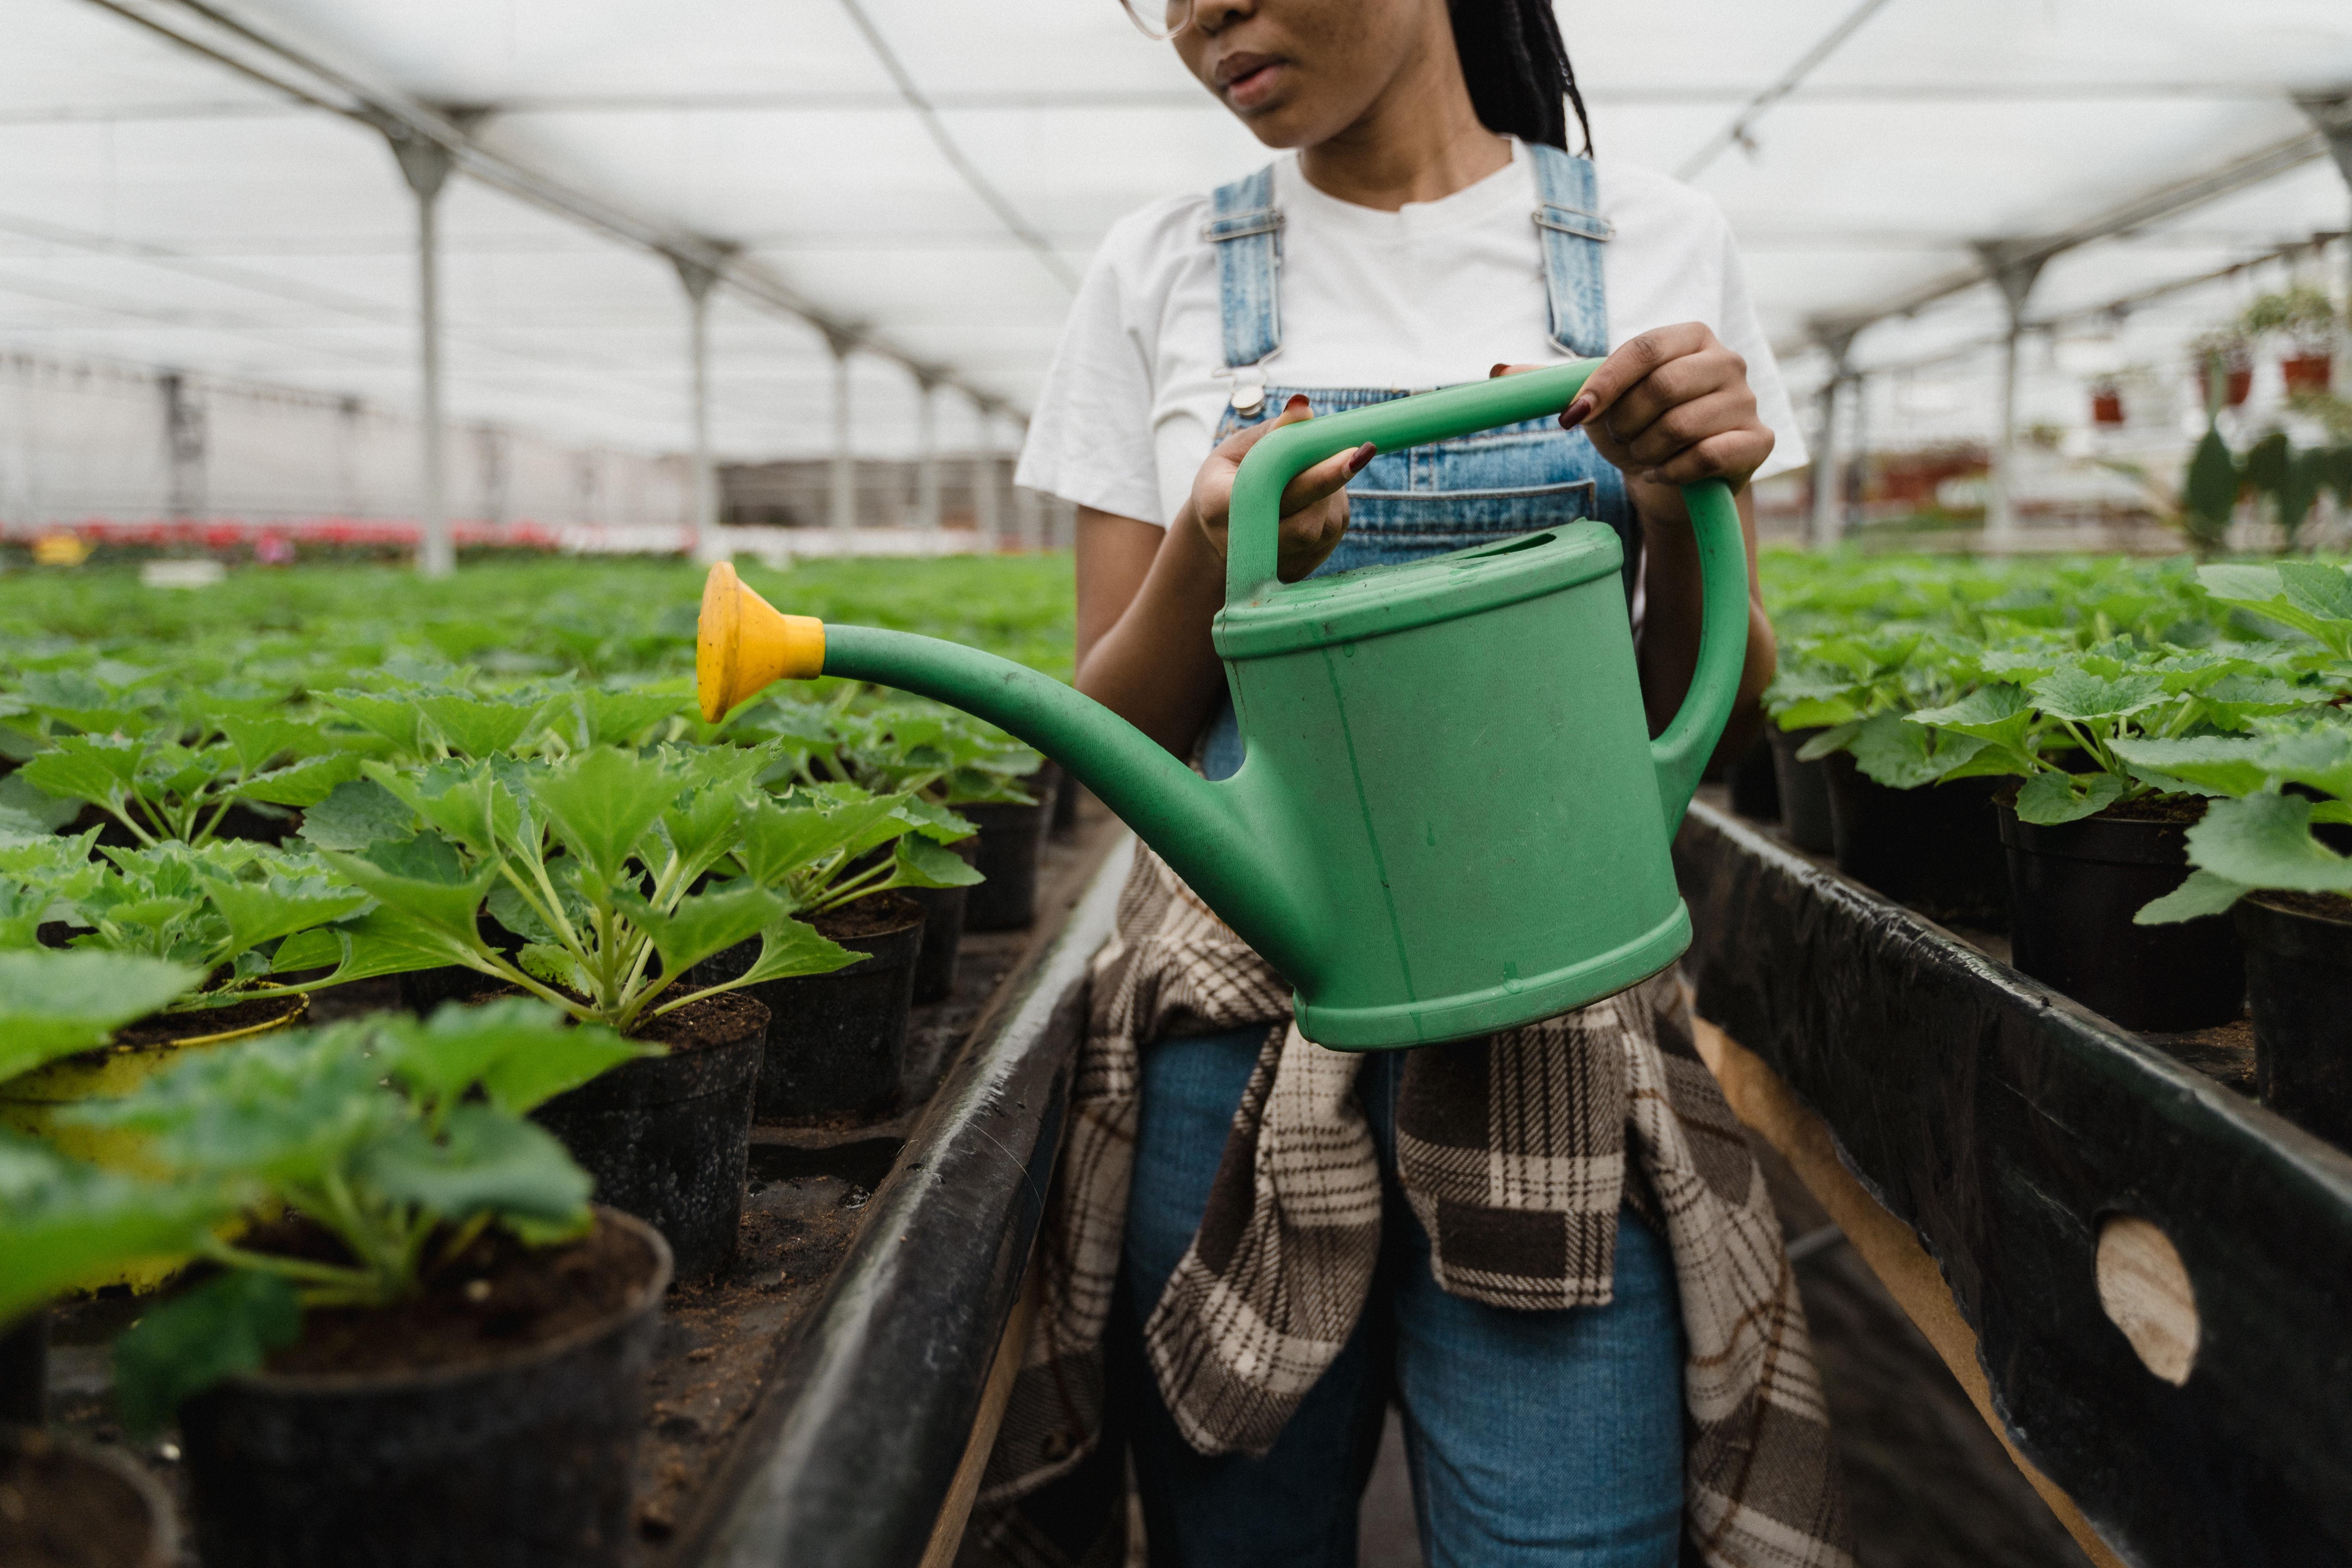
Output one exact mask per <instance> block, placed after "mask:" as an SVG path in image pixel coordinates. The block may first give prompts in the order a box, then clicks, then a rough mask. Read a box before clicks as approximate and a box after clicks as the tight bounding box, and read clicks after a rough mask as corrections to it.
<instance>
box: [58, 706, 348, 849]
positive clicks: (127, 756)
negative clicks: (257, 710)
mask: <svg viewBox="0 0 2352 1568" xmlns="http://www.w3.org/2000/svg"><path fill="white" fill-rule="evenodd" d="M189 702H190V705H191V706H192V707H199V708H207V709H209V708H213V707H215V706H217V705H222V704H225V703H226V700H225V699H220V698H213V699H210V700H205V699H199V698H195V697H191V698H190V699H189ZM86 717H87V715H86ZM185 737H193V738H194V739H193V740H192V741H191V740H189V739H186V738H185ZM17 772H18V775H19V776H21V777H22V778H23V779H24V780H25V781H26V783H27V784H31V785H33V786H34V787H35V788H36V789H37V790H39V791H40V792H41V793H42V794H44V795H47V796H49V797H51V798H53V799H56V800H61V801H75V802H87V803H88V804H89V805H94V806H97V807H98V808H99V809H100V810H101V811H103V812H105V813H106V814H107V815H108V816H110V817H112V818H113V819H114V820H115V821H116V822H118V823H120V824H121V825H122V827H123V828H124V830H125V831H127V832H128V833H129V834H130V835H131V837H132V838H134V839H136V840H137V841H138V842H139V843H140V845H142V847H152V846H154V845H157V844H160V843H163V842H165V841H167V840H173V839H177V840H180V841H183V842H185V843H189V844H198V845H202V844H209V843H211V842H212V841H213V840H214V838H215V837H216V836H217V835H218V834H219V831H220V827H221V824H222V822H223V821H224V819H226V817H227V816H228V813H229V810H230V808H231V807H233V806H236V805H239V804H245V805H258V806H260V807H261V808H262V809H264V810H265V811H267V810H268V809H271V808H285V807H295V808H299V807H304V806H310V805H317V804H318V803H319V802H320V801H321V800H323V799H325V798H326V796H327V795H328V794H329V793H330V792H331V791H332V790H333V789H334V788H335V786H336V785H337V784H341V783H343V782H345V781H346V780H349V779H352V778H356V777H357V776H358V775H359V759H358V758H357V757H356V756H354V755H352V754H351V753H350V752H348V751H347V750H346V749H345V748H344V746H343V745H342V744H341V742H339V740H338V738H337V737H336V736H335V735H334V734H333V733H332V732H331V731H329V730H328V729H327V728H326V727H325V726H324V725H321V724H318V723H311V722H303V721H297V720H293V719H287V718H278V717H270V716H266V715H260V714H238V713H231V712H222V711H208V712H207V713H206V714H205V716H204V717H200V718H198V719H196V720H194V721H193V722H192V723H191V724H190V726H189V727H188V729H187V730H185V731H176V730H170V729H162V728H151V729H148V730H146V731H144V732H142V733H138V734H125V733H120V732H117V733H106V734H90V733H84V734H72V735H60V736H58V737H56V739H55V740H54V741H53V742H52V743H51V746H50V749H49V750H47V751H46V752H42V753H41V754H40V755H38V756H36V757H34V758H33V759H32V760H31V761H30V762H27V763H25V764H24V766H23V767H22V768H20V769H18V770H17Z"/></svg>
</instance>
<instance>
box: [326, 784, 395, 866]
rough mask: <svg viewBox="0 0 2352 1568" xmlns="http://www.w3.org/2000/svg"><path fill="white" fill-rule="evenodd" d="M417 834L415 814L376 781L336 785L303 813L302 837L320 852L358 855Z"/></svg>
mask: <svg viewBox="0 0 2352 1568" xmlns="http://www.w3.org/2000/svg"><path fill="white" fill-rule="evenodd" d="M415 831H416V814H415V812H414V811H411V810H410V809H409V808H408V806H407V805H406V804H405V803H404V802H403V801H402V800H401V799H400V798H399V797H398V796H396V795H394V794H393V793H392V792H391V791H390V790H387V789H385V788H384V787H383V785H382V784H378V783H376V782H375V781H374V780H373V779H353V780H352V781H351V782H350V783H348V784H337V785H336V786H335V787H334V789H333V790H331V791H330V792H329V794H328V795H327V796H326V798H325V799H323V800H321V801H320V802H319V804H318V805H314V806H311V807H310V808H309V809H307V810H306V811H304V812H303V813H302V837H304V838H306V839H308V840H309V841H310V842H311V843H313V844H315V845H317V846H318V847H320V848H321V849H341V850H345V851H349V852H354V853H355V852H357V851H359V850H362V849H365V848H366V847H368V846H369V845H371V844H381V843H386V842H389V841H391V840H394V839H401V838H406V837H410V836H411V835H413V834H414V833H415Z"/></svg>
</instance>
